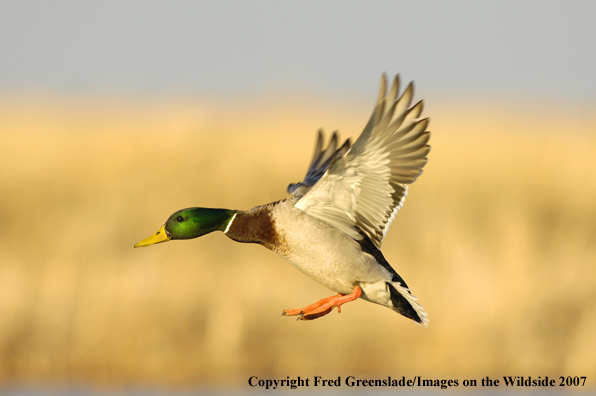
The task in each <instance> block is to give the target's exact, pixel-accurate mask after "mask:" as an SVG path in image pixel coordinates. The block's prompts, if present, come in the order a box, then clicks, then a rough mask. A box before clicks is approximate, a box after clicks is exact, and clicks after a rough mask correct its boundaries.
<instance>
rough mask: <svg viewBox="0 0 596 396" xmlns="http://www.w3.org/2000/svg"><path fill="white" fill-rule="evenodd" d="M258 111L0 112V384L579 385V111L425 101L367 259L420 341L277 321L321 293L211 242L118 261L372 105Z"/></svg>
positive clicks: (351, 311) (219, 107) (583, 137)
mask: <svg viewBox="0 0 596 396" xmlns="http://www.w3.org/2000/svg"><path fill="white" fill-rule="evenodd" d="M277 99H278V100H269V101H267V100H265V99H260V100H256V101H255V100H246V99H245V100H239V99H236V100H235V101H229V102H226V101H225V100H223V99H220V100H219V101H215V102H211V103H210V102H207V101H204V100H198V99H196V98H186V99H184V98H178V99H172V98H170V99H160V100H139V101H135V100H133V99H132V98H130V99H120V100H110V99H109V98H103V99H102V98H93V99H88V98H76V99H74V98H67V99H60V100H56V99H50V98H45V99H44V98H30V97H29V98H28V97H2V98H0V190H1V193H0V225H1V227H0V240H1V243H0V385H1V384H7V383H14V382H19V383H33V384H60V383H90V384H95V385H99V386H122V385H130V384H146V385H148V386H156V387H172V386H174V387H179V386H215V387H217V386H228V387H229V386H231V387H234V386H246V381H247V379H248V378H249V377H250V376H252V375H256V376H259V377H261V378H278V379H279V378H286V377H287V376H290V377H295V376H298V375H300V376H302V377H306V376H313V375H322V376H337V375H341V376H343V377H345V376H347V375H360V376H363V377H367V378H384V377H386V376H388V375H390V376H392V377H401V376H402V375H406V376H407V375H422V376H427V377H434V378H459V379H460V381H461V380H463V379H465V378H468V379H471V378H476V379H478V380H479V379H481V378H482V377H484V376H497V377H499V376H503V375H525V376H527V375H532V376H538V375H540V376H545V375H548V376H550V377H555V378H558V376H567V375H571V376H588V381H587V383H586V386H587V387H592V388H593V387H594V381H593V380H594V378H595V376H596V337H595V336H594V335H595V334H596V308H595V306H596V267H595V264H596V116H595V112H594V111H593V108H590V109H589V108H588V107H586V108H583V109H582V108H577V107H571V106H570V107H568V108H561V106H560V104H556V103H553V104H544V105H543V106H542V105H541V106H537V105H535V106H530V105H528V104H525V105H524V104H523V103H516V104H512V103H508V104H504V103H505V102H497V101H492V102H491V101H465V100H462V101H460V102H454V101H452V100H451V101H445V102H444V103H437V102H436V101H435V102H433V103H432V104H430V105H429V106H427V108H426V109H425V112H424V114H425V115H427V116H430V117H431V123H430V128H429V129H430V130H431V131H432V132H433V135H432V138H431V145H432V150H431V153H430V155H429V164H428V166H427V167H426V168H425V172H424V174H423V175H422V176H421V177H420V179H419V180H418V181H417V182H416V183H415V184H414V185H413V186H412V187H411V189H410V192H409V197H408V199H407V200H406V203H405V206H404V208H403V209H402V210H401V211H400V213H399V214H398V216H397V218H396V220H395V222H394V223H393V225H392V228H391V230H390V232H389V234H388V237H387V239H386V240H385V242H384V244H383V252H384V254H385V257H386V258H387V260H388V261H389V262H390V263H391V264H392V266H393V267H394V268H395V269H396V270H397V272H398V273H399V274H400V275H401V276H402V277H403V278H404V279H405V280H406V281H407V282H408V284H409V286H410V287H411V289H412V292H413V294H414V295H416V296H418V297H419V299H420V300H419V301H420V302H421V304H422V305H423V306H424V308H425V309H426V311H427V312H428V313H429V318H430V321H431V322H430V326H429V327H428V328H424V327H419V326H418V325H416V324H415V323H414V322H412V321H409V320H407V319H405V318H403V317H401V316H399V315H397V314H396V313H394V312H392V311H390V310H389V309H387V308H383V307H381V306H377V305H373V304H370V303H367V302H365V301H362V300H359V301H356V302H354V303H351V304H348V305H346V306H344V307H343V310H342V313H341V314H337V313H335V312H334V313H333V314H330V315H328V316H327V317H325V318H322V319H319V320H315V321H312V322H297V321H296V320H294V319H293V318H287V317H282V316H280V315H281V312H282V310H283V309H286V308H298V307H302V306H305V305H308V304H310V303H313V302H315V301H316V300H318V299H320V298H323V297H327V296H330V295H332V294H333V292H331V291H329V290H327V289H325V288H324V287H322V286H320V285H318V284H317V283H315V282H314V281H312V280H310V279H309V278H307V277H306V276H304V275H302V274H301V273H299V272H298V271H297V270H295V269H294V268H293V267H291V266H290V265H289V264H287V263H286V262H285V261H283V260H282V259H281V258H280V257H278V256H277V255H275V254H273V253H271V252H269V251H267V250H266V249H264V248H262V247H260V246H256V245H244V244H237V243H235V242H233V241H231V240H228V238H226V237H225V236H224V235H223V234H222V233H213V234H210V235H207V236H205V237H202V238H199V239H196V240H193V241H175V242H170V243H166V244H161V245H157V246H153V247H149V248H144V249H133V245H134V243H135V242H138V241H139V240H141V239H144V238H145V237H147V236H149V235H150V234H152V233H154V232H155V231H156V230H157V229H158V228H159V227H160V226H161V225H162V224H163V223H164V222H165V220H166V219H167V217H168V216H169V215H170V214H171V213H172V212H174V211H176V210H178V209H181V208H185V207H189V206H206V207H227V208H233V209H248V208H251V207H253V206H256V205H259V204H263V203H267V202H271V201H275V200H277V199H280V198H283V197H285V196H286V194H285V188H286V186H287V184H288V183H290V182H296V181H299V180H301V178H302V177H303V176H304V172H305V171H306V167H307V165H308V162H309V160H310V156H311V154H312V149H313V145H314V138H315V132H316V130H317V129H318V128H319V127H321V126H323V127H324V128H325V129H326V130H327V131H328V132H330V131H332V130H334V129H339V130H340V132H341V136H342V137H343V138H346V137H349V136H351V137H353V138H355V137H357V136H358V134H359V133H360V131H361V128H362V127H363V126H364V124H365V122H366V121H367V119H368V116H369V112H370V111H371V110H372V103H373V101H374V97H371V98H364V99H362V101H360V102H358V103H355V102H352V103H345V104H342V103H339V104H338V103H335V104H330V103H329V102H326V101H325V100H322V99H317V100H315V101H314V103H313V100H311V99H307V98H300V97H299V98H297V99H294V100H290V99H288V98H283V99H284V100H279V98H277ZM368 99H370V100H368ZM460 383H461V382H460Z"/></svg>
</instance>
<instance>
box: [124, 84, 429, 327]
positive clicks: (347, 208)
mask: <svg viewBox="0 0 596 396" xmlns="http://www.w3.org/2000/svg"><path fill="white" fill-rule="evenodd" d="M398 91H399V76H396V77H395V79H394V81H393V85H392V86H391V89H390V90H389V92H388V93H387V78H386V76H385V75H384V74H383V76H382V79H381V90H380V94H379V97H378V100H377V103H376V105H375V107H374V110H373V113H372V116H371V117H370V120H369V121H368V123H367V124H366V126H365V127H364V131H363V132H362V134H361V135H360V137H359V138H358V139H357V140H356V142H355V143H354V144H353V145H351V144H350V140H349V139H348V140H346V141H345V142H344V143H343V144H342V145H341V146H339V145H338V141H339V137H338V134H337V132H335V133H333V135H332V137H331V139H330V142H329V143H328V145H327V147H326V148H323V146H324V144H323V141H324V138H323V133H322V132H321V131H319V134H318V138H317V141H316V146H315V153H314V156H313V159H312V161H311V163H310V166H309V168H308V171H307V173H306V176H305V178H304V180H303V181H302V182H299V183H295V184H290V185H289V186H288V188H287V191H288V193H289V194H291V197H289V198H285V199H282V200H280V201H277V202H272V203H269V204H266V205H262V206H257V207H255V208H253V209H251V210H247V211H242V210H230V209H211V208H188V209H182V210H179V211H177V212H176V213H174V214H172V215H171V216H170V218H169V219H168V220H167V221H166V223H165V224H164V225H163V227H161V228H160V229H159V231H157V232H156V233H155V234H153V235H152V236H150V237H149V238H147V239H145V240H143V241H141V242H139V243H137V244H136V245H135V247H143V246H149V245H154V244H156V243H162V242H166V241H169V240H174V239H192V238H197V237H200V236H202V235H205V234H208V233H210V232H213V231H222V232H223V233H224V234H225V235H227V236H228V237H229V238H230V239H233V240H234V241H237V242H245V243H258V244H260V245H263V246H264V247H266V248H267V249H269V250H272V251H274V252H275V253H277V254H279V255H280V256H281V257H283V258H284V259H285V260H286V261H288V262H289V263H290V264H291V265H293V266H294V267H296V268H297V269H298V270H300V271H302V272H303V273H304V274H306V275H308V276H310V277H311V278H313V279H314V280H316V281H317V282H319V283H320V284H322V285H323V286H325V287H327V288H329V289H331V290H333V291H335V292H336V293H338V294H337V295H334V296H332V297H328V298H324V299H322V300H320V301H318V302H316V303H314V304H312V305H309V306H307V307H305V308H302V309H288V310H285V311H283V314H282V315H285V316H297V317H298V319H299V320H312V319H316V318H319V317H322V316H324V315H327V314H328V313H330V312H331V311H332V310H333V309H334V308H337V310H338V312H341V306H342V305H343V304H345V303H347V302H350V301H354V300H356V299H358V298H362V299H364V300H366V301H370V302H373V303H376V304H380V305H383V306H385V307H387V308H390V309H392V310H394V311H395V312H397V313H399V314H401V315H403V316H405V317H407V318H410V319H412V320H414V321H415V322H417V323H418V324H421V323H423V324H425V325H427V326H428V319H427V314H426V312H425V311H424V309H423V308H422V306H421V305H420V304H419V303H418V302H417V298H416V297H414V296H413V295H412V294H411V293H410V289H409V288H408V285H407V284H406V282H405V281H404V280H403V279H402V277H401V276H399V275H398V273H397V272H396V271H395V270H394V269H393V267H391V265H389V263H388V262H387V260H386V259H385V257H384V256H383V253H381V243H382V242H383V239H384V238H385V235H387V230H388V229H389V226H390V225H391V223H392V222H393V220H394V219H395V215H396V214H397V211H398V210H399V209H400V208H401V207H402V205H403V203H404V199H405V197H406V193H407V191H408V185H409V184H411V183H413V182H414V181H415V180H416V179H417V178H418V176H420V174H421V173H422V168H423V167H424V166H425V165H426V163H427V158H426V156H427V154H428V153H429V151H430V146H429V145H428V144H427V143H428V140H429V137H430V132H428V131H426V128H427V125H428V118H425V119H419V117H420V114H421V112H422V107H423V102H422V101H419V102H418V103H416V104H414V105H413V106H411V102H412V96H413V92H414V89H413V83H410V84H409V85H408V86H407V88H406V89H405V90H404V92H403V93H402V94H401V96H399V95H398ZM338 146H339V147H338Z"/></svg>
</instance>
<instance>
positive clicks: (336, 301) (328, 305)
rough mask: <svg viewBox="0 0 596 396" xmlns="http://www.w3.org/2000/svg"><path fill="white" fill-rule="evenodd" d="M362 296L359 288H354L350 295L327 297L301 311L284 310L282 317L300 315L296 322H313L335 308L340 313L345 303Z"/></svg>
mask: <svg viewBox="0 0 596 396" xmlns="http://www.w3.org/2000/svg"><path fill="white" fill-rule="evenodd" d="M361 295H362V289H361V288H360V286H354V291H353V292H352V293H350V294H341V293H339V294H338V295H337V296H332V297H327V298H324V299H322V300H320V301H317V302H316V303H314V304H311V305H309V306H308V307H306V308H302V309H286V310H285V311H284V312H283V313H282V315H283V316H295V315H300V317H299V318H298V320H313V319H316V318H320V317H321V316H325V315H327V314H328V313H329V312H331V311H332V310H333V308H337V312H340V313H341V306H342V305H343V304H345V303H347V302H350V301H354V300H356V299H357V298H359V297H360V296H361Z"/></svg>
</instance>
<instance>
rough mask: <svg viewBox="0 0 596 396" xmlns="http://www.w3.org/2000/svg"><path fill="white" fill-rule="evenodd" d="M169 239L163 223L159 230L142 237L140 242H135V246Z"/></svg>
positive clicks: (153, 243) (148, 244)
mask: <svg viewBox="0 0 596 396" xmlns="http://www.w3.org/2000/svg"><path fill="white" fill-rule="evenodd" d="M169 240H170V237H169V236H168V234H166V225H165V224H164V225H163V227H161V228H160V229H159V231H157V232H156V233H155V234H153V235H151V236H150V237H149V238H147V239H143V240H142V241H141V242H139V243H137V244H136V245H135V247H136V248H138V247H145V246H150V245H155V244H156V243H161V242H166V241H169Z"/></svg>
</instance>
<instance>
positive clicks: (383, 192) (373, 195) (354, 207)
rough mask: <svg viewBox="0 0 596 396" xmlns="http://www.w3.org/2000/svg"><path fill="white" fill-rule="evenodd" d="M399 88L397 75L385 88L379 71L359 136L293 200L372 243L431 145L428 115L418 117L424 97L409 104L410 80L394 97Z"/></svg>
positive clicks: (377, 240)
mask: <svg viewBox="0 0 596 396" xmlns="http://www.w3.org/2000/svg"><path fill="white" fill-rule="evenodd" d="M398 91H399V76H396V77H395V80H394V82H393V85H392V87H391V89H390V91H389V93H387V77H386V76H385V75H383V76H382V80H381V91H380V93H379V98H378V101H377V104H376V106H375V108H374V110H373V113H372V116H371V117H370V120H369V121H368V124H367V125H366V127H365V128H364V131H363V132H362V134H361V135H360V137H359V138H358V140H356V142H355V143H354V145H353V146H352V148H351V149H349V150H348V151H347V153H345V155H343V156H342V157H341V158H339V157H338V158H337V159H335V160H333V161H331V163H330V165H329V167H328V169H327V171H326V172H325V174H324V175H323V176H322V177H320V179H319V180H318V182H316V184H315V185H314V186H313V187H312V188H311V189H310V190H309V191H308V192H306V194H305V195H304V196H303V197H302V198H301V199H300V200H299V201H298V202H297V203H296V204H295V206H296V207H298V208H299V209H302V210H303V211H305V212H306V213H308V214H309V215H311V216H313V217H316V218H318V219H320V220H323V221H325V222H327V223H329V224H331V225H333V226H335V227H337V228H338V229H340V230H342V231H343V232H345V233H346V234H348V235H350V236H351V237H352V238H354V239H356V240H360V239H362V234H364V235H366V236H368V237H369V238H370V240H371V241H372V242H373V243H374V244H375V246H376V247H377V248H380V247H381V243H382V241H383V238H384V237H385V235H386V233H387V230H388V228H389V226H390V225H391V222H392V221H393V219H394V218H395V215H396V214H397V211H398V210H399V209H400V208H401V207H402V205H403V202H404V199H405V197H406V193H407V189H408V187H407V185H408V184H411V183H413V182H414V181H415V180H416V179H417V178H418V176H420V174H421V173H422V168H423V167H424V165H426V163H427V161H428V160H427V158H426V156H427V154H428V152H429V151H430V146H429V145H428V144H427V142H428V139H429V138H430V132H427V131H426V127H427V125H428V118H425V119H421V120H420V119H419V117H420V114H421V113H422V107H423V103H422V101H419V102H418V103H416V104H415V105H413V106H410V105H411V102H412V96H413V93H414V88H413V83H410V84H409V85H408V87H407V88H406V89H405V91H404V92H403V94H402V95H401V96H399V97H398Z"/></svg>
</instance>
